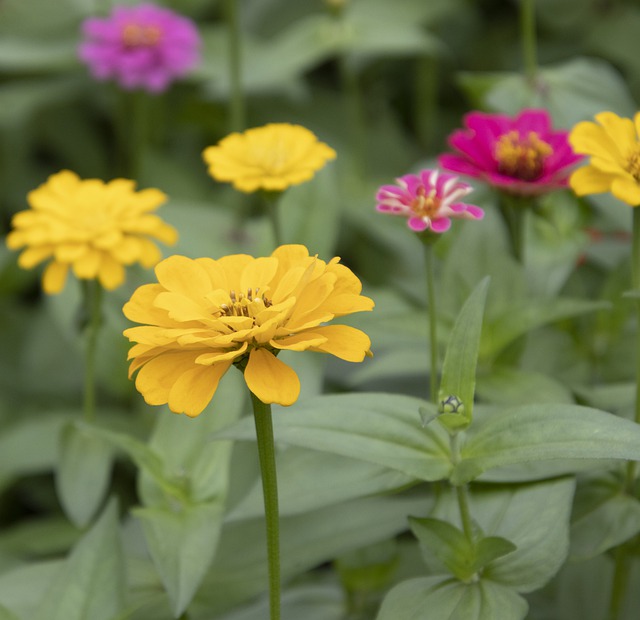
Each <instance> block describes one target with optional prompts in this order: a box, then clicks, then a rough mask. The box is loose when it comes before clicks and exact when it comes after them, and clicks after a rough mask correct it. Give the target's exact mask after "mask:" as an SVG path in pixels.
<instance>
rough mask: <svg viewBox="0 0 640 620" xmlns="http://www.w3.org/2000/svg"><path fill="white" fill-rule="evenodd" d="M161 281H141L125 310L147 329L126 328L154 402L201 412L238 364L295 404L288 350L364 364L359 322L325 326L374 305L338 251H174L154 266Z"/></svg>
mask: <svg viewBox="0 0 640 620" xmlns="http://www.w3.org/2000/svg"><path fill="white" fill-rule="evenodd" d="M155 271H156V276H157V277H158V283H157V284H146V285H144V286H141V287H140V288H138V289H137V290H136V291H135V292H134V294H133V296H132V297H131V300H130V301H129V302H128V303H127V304H125V306H124V308H123V311H124V314H125V316H126V317H127V318H129V319H130V320H132V321H135V322H136V323H141V324H142V326H140V327H132V328H130V329H127V330H126V331H125V332H124V334H125V336H127V337H128V338H129V340H131V341H132V342H135V343H137V344H135V345H134V346H133V347H132V348H131V350H130V352H129V359H130V360H131V366H130V375H132V374H133V373H134V372H135V371H136V370H139V372H138V376H137V377H136V388H137V389H138V390H139V391H140V392H141V393H142V395H143V396H144V399H145V401H146V402H147V403H148V404H150V405H162V404H165V403H168V405H169V408H170V409H171V410H172V411H174V412H175V413H186V414H187V415H189V416H197V415H198V414H200V413H201V412H202V410H203V409H204V408H205V407H206V406H207V404H208V403H209V401H210V400H211V398H212V397H213V395H214V393H215V391H216V388H217V386H218V382H219V380H220V378H221V377H222V375H224V373H225V372H226V371H227V370H228V369H229V367H230V366H231V365H232V364H234V363H235V364H236V365H238V366H239V367H240V368H242V369H244V378H245V381H246V383H247V386H248V387H249V389H250V390H251V391H252V392H253V393H254V394H255V395H256V396H257V397H258V398H259V399H260V400H261V401H262V402H264V403H268V404H269V403H277V404H279V405H285V406H287V405H291V404H292V403H294V402H295V401H296V400H297V398H298V394H299V392H300V382H299V380H298V376H297V375H296V373H295V372H294V371H293V370H292V369H291V368H290V367H289V366H287V365H286V364H285V363H284V362H282V361H281V360H279V359H278V358H277V357H276V355H277V354H278V352H279V351H280V350H282V349H288V350H291V351H304V350H307V349H308V350H310V351H321V352H323V353H331V354H332V355H335V356H336V357H339V358H341V359H344V360H347V361H350V362H361V361H362V360H363V359H364V357H365V355H367V354H368V353H369V349H370V346H371V341H370V340H369V337H368V336H367V335H366V334H364V333H363V332H361V331H360V330H358V329H355V328H353V327H348V326H345V325H327V323H328V322H329V321H331V320H332V319H334V318H335V317H339V316H343V315H346V314H351V313H353V312H361V311H363V310H371V309H372V308H373V301H372V300H371V299H369V298H368V297H364V296H363V295H361V294H360V291H361V290H362V285H361V283H360V280H358V278H357V277H356V276H355V275H354V274H353V273H352V272H351V271H350V270H349V269H348V268H347V267H345V266H344V265H341V264H340V263H339V259H338V258H334V259H332V260H331V261H329V263H325V262H324V261H322V260H320V259H319V258H317V257H314V256H309V251H308V250H307V248H306V247H304V246H303V245H283V246H280V247H279V248H277V249H276V250H275V251H274V252H273V254H271V256H269V257H264V258H253V257H252V256H248V255H246V254H236V255H233V256H226V257H224V258H220V259H218V260H213V259H211V258H198V259H195V260H192V259H190V258H186V257H184V256H171V257H169V258H167V259H166V260H164V261H162V262H161V263H159V264H158V265H157V266H156V269H155Z"/></svg>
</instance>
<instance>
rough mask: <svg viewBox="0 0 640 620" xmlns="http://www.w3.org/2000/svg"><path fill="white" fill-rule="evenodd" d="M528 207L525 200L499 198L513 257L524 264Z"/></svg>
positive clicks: (506, 197) (503, 196) (505, 195)
mask: <svg viewBox="0 0 640 620" xmlns="http://www.w3.org/2000/svg"><path fill="white" fill-rule="evenodd" d="M527 211H528V205H527V204H526V202H525V199H518V198H516V197H515V196H510V195H507V194H502V195H501V196H500V212H501V213H502V217H503V220H504V222H505V224H506V226H507V231H508V233H509V241H510V244H511V251H512V253H513V257H514V258H515V259H516V260H517V261H518V262H519V263H520V264H521V265H523V264H524V248H525V228H526V217H527Z"/></svg>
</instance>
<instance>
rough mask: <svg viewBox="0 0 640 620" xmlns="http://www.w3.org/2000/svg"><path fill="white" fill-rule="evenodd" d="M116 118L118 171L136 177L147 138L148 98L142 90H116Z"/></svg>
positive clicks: (128, 176) (125, 175)
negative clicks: (117, 98) (117, 104)
mask: <svg viewBox="0 0 640 620" xmlns="http://www.w3.org/2000/svg"><path fill="white" fill-rule="evenodd" d="M117 96H118V97H119V99H120V101H119V106H118V108H119V110H118V118H117V121H116V122H117V128H116V132H117V143H118V173H119V174H120V175H122V176H123V177H126V178H128V179H138V178H139V175H140V170H141V167H142V157H143V154H144V151H145V147H146V143H147V139H148V124H147V120H148V112H149V110H148V105H147V104H148V99H147V94H146V93H145V92H142V91H135V92H128V91H122V92H118V94H117Z"/></svg>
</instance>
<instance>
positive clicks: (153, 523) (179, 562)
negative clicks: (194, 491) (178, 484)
mask: <svg viewBox="0 0 640 620" xmlns="http://www.w3.org/2000/svg"><path fill="white" fill-rule="evenodd" d="M222 513H223V506H222V505H221V504H220V503H219V502H212V503H209V504H195V505H186V506H182V507H180V508H179V509H176V510H174V511H172V510H164V509H160V508H142V509H138V510H135V511H134V514H135V516H137V517H138V518H139V519H140V521H141V523H142V528H143V531H144V535H145V539H146V541H147V546H148V548H149V553H150V554H151V557H152V558H153V562H154V564H155V565H156V568H157V569H158V572H159V573H160V577H161V579H162V582H163V583H164V585H165V588H166V589H167V592H168V593H169V597H170V598H171V601H172V603H173V611H174V613H175V615H176V617H178V616H179V615H180V614H182V612H183V611H184V610H185V609H186V608H187V605H189V603H190V602H191V599H192V598H193V595H194V593H195V591H196V589H197V588H198V586H199V585H200V583H201V581H202V578H203V577H204V575H205V573H206V571H207V569H208V568H209V565H210V564H211V561H212V559H213V556H214V555H215V552H216V548H217V545H218V539H219V537H220V527H221V525H222Z"/></svg>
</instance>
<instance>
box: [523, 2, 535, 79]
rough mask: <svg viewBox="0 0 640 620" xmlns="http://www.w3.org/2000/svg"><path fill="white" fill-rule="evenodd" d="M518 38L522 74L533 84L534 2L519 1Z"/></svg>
mask: <svg viewBox="0 0 640 620" xmlns="http://www.w3.org/2000/svg"><path fill="white" fill-rule="evenodd" d="M520 37H521V39H522V60H523V65H524V72H525V75H526V76H527V78H528V79H529V80H530V81H531V82H533V81H534V80H535V78H536V76H537V74H538V49H537V42H536V9H535V0H520Z"/></svg>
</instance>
